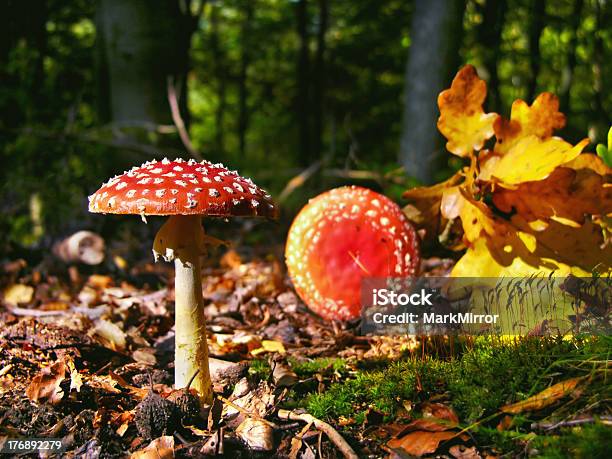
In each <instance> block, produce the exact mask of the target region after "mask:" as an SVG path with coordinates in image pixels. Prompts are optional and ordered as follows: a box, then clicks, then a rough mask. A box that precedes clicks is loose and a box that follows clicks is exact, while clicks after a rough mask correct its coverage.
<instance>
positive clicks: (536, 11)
mask: <svg viewBox="0 0 612 459" xmlns="http://www.w3.org/2000/svg"><path fill="white" fill-rule="evenodd" d="M545 15H546V1H545V0H537V1H534V2H532V5H531V9H530V13H529V17H530V22H529V67H530V69H531V72H530V75H529V80H528V81H527V102H528V103H531V102H532V101H533V99H535V96H536V90H537V87H538V75H539V74H540V65H541V62H540V61H541V59H542V57H541V53H540V37H541V36H542V30H544V19H545Z"/></svg>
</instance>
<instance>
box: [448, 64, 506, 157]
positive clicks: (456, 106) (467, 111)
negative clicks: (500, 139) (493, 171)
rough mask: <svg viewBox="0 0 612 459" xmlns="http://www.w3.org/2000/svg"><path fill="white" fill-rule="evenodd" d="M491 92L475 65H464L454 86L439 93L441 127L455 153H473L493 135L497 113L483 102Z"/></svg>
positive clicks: (469, 154) (468, 154)
mask: <svg viewBox="0 0 612 459" xmlns="http://www.w3.org/2000/svg"><path fill="white" fill-rule="evenodd" d="M486 95H487V85H486V83H485V82H484V81H483V80H481V79H480V78H479V77H478V74H477V73H476V69H475V68H474V67H473V66H471V65H466V66H465V67H463V68H462V69H461V70H459V72H458V73H457V75H456V76H455V78H454V79H453V82H452V84H451V87H450V89H447V90H445V91H442V92H441V93H440V95H439V96H438V107H439V108H440V118H439V119H438V129H439V130H440V132H441V133H442V134H443V135H444V137H446V139H447V140H448V142H447V143H446V148H447V149H448V151H449V152H451V153H453V154H454V155H457V156H461V157H464V158H465V157H469V156H472V155H473V151H474V150H480V149H481V148H482V146H483V145H484V142H485V141H486V140H487V139H489V138H491V137H492V136H493V123H494V122H495V120H496V119H497V118H498V116H499V115H497V113H485V112H484V110H483V108H482V103H483V102H484V100H485V97H486Z"/></svg>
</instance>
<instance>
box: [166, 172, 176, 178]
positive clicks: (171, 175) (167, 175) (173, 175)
mask: <svg viewBox="0 0 612 459" xmlns="http://www.w3.org/2000/svg"><path fill="white" fill-rule="evenodd" d="M163 176H164V177H176V174H175V173H174V172H168V173H167V174H163Z"/></svg>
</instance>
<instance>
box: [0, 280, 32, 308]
mask: <svg viewBox="0 0 612 459" xmlns="http://www.w3.org/2000/svg"><path fill="white" fill-rule="evenodd" d="M33 297H34V287H31V286H29V285H24V284H13V285H9V286H8V287H7V288H6V289H4V302H5V303H6V304H9V305H11V306H18V305H20V304H24V303H29V302H30V301H32V298H33Z"/></svg>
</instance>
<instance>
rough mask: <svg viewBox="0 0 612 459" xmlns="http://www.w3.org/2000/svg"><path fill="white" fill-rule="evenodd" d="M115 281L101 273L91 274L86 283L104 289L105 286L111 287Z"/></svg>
mask: <svg viewBox="0 0 612 459" xmlns="http://www.w3.org/2000/svg"><path fill="white" fill-rule="evenodd" d="M114 283H115V281H113V278H112V277H110V276H105V275H102V274H92V275H91V276H89V278H88V279H87V285H88V286H90V287H93V288H95V289H99V290H104V289H105V288H109V287H111V286H112V285H113V284H114Z"/></svg>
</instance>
